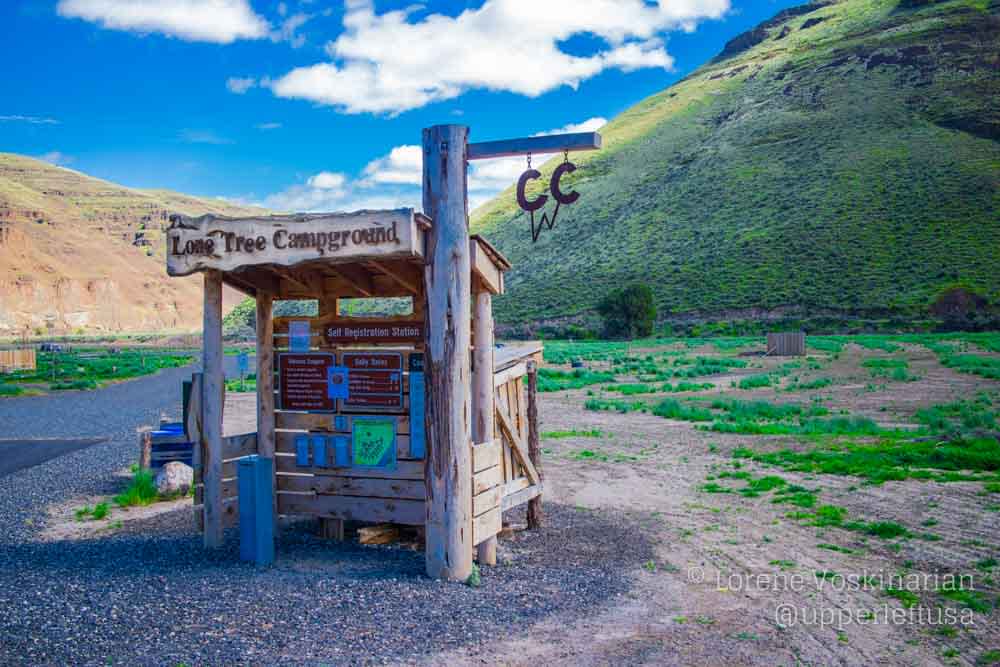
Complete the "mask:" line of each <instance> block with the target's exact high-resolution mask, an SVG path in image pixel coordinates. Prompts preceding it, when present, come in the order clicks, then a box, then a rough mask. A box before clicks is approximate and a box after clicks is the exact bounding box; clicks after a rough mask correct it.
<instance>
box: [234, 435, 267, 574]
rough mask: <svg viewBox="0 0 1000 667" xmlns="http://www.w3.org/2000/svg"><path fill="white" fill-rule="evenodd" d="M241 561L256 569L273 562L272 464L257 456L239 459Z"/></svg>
mask: <svg viewBox="0 0 1000 667" xmlns="http://www.w3.org/2000/svg"><path fill="white" fill-rule="evenodd" d="M238 470H239V494H240V496H239V502H240V560H248V561H253V562H254V563H256V564H257V565H270V564H271V563H273V562H274V500H273V499H272V498H271V476H272V475H274V460H273V459H266V458H261V457H260V456H257V455H256V454H254V455H252V456H244V457H243V458H241V459H239V467H238Z"/></svg>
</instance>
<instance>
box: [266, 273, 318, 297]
mask: <svg viewBox="0 0 1000 667" xmlns="http://www.w3.org/2000/svg"><path fill="white" fill-rule="evenodd" d="M271 270H272V271H274V272H275V273H276V274H277V275H279V276H281V277H282V278H284V279H285V280H287V281H288V282H290V283H292V284H293V285H298V286H299V288H301V289H302V290H303V291H305V293H306V294H312V295H314V296H319V295H320V294H322V293H323V289H322V285H317V284H316V281H314V280H310V279H309V278H306V277H305V276H303V275H301V274H298V273H296V272H294V271H292V270H291V269H287V268H285V267H283V266H275V267H272V269H271Z"/></svg>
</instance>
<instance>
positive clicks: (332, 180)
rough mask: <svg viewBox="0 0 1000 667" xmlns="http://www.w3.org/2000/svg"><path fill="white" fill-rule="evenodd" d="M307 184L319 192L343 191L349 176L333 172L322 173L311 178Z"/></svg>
mask: <svg viewBox="0 0 1000 667" xmlns="http://www.w3.org/2000/svg"><path fill="white" fill-rule="evenodd" d="M307 183H308V184H309V187H311V188H316V189H318V190H341V189H343V187H344V184H345V183H347V176H345V175H344V174H337V173H334V172H331V171H321V172H319V173H318V174H316V175H315V176H313V177H311V178H310V179H309V180H308V181H307Z"/></svg>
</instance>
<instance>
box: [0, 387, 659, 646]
mask: <svg viewBox="0 0 1000 667" xmlns="http://www.w3.org/2000/svg"><path fill="white" fill-rule="evenodd" d="M190 372H191V369H190V368H188V369H174V370H170V371H166V372H164V373H162V374H160V375H158V376H153V377H149V378H144V379H140V380H135V381H132V382H127V383H123V384H120V385H115V386H112V387H109V388H107V389H104V390H101V391H98V392H89V393H87V392H85V393H73V394H62V395H60V396H58V397H57V398H54V397H40V398H23V399H12V400H4V401H0V434H2V437H8V438H13V437H19V438H28V437H68V436H71V437H85V436H94V437H101V436H103V437H109V438H110V439H109V441H108V442H107V443H104V444H100V445H96V446H94V447H90V448H88V449H86V450H82V451H79V452H75V453H72V454H67V455H65V456H62V457H59V458H57V459H53V460H51V461H47V462H45V463H43V464H41V465H38V466H35V467H33V468H29V469H25V470H21V471H18V472H16V473H13V474H11V475H9V476H7V477H5V478H3V479H0V526H2V527H3V530H2V531H0V636H2V637H3V641H2V642H0V664H3V665H7V664H12V665H21V664H24V665H68V664H72V665H91V664H93V665H96V664H102V665H103V664H125V665H147V664H148V665H177V664H179V663H186V664H197V665H216V664H227V665H229V664H382V663H389V662H415V661H421V660H427V659H431V660H433V657H432V656H433V655H434V654H435V653H437V652H439V651H445V650H450V651H455V650H456V649H458V650H460V651H461V650H466V649H467V650H468V651H470V654H471V653H472V652H474V651H475V650H476V649H477V647H479V646H481V645H482V644H484V643H486V642H488V641H492V640H495V639H499V638H502V637H508V636H512V635H516V634H518V633H520V632H523V631H524V629H525V627H526V625H527V624H530V623H533V622H536V621H538V620H541V619H543V618H546V617H550V616H552V615H553V614H556V613H559V614H562V615H565V617H566V618H567V619H571V618H574V617H579V616H581V615H584V614H587V613H591V612H593V611H594V610H596V609H597V608H599V607H601V606H603V605H605V604H607V603H613V602H614V601H615V600H616V599H617V598H619V597H620V596H622V595H624V594H625V593H626V592H627V591H628V589H629V586H630V583H629V579H628V577H627V572H628V571H629V570H632V571H634V570H635V568H636V567H637V565H638V564H639V563H642V562H645V561H646V560H648V559H649V558H650V557H651V555H652V553H653V547H652V545H651V544H650V543H649V542H648V541H647V540H646V538H645V537H644V536H643V531H641V530H639V529H638V528H636V526H635V518H634V517H631V516H629V517H626V516H625V515H617V514H615V513H613V512H602V513H597V512H592V511H585V510H580V509H575V508H572V507H566V506H560V505H557V504H552V503H549V504H547V505H546V519H547V524H546V528H545V529H544V530H542V531H532V532H526V533H519V534H518V535H516V536H515V537H514V538H512V539H510V540H504V541H502V542H501V548H500V558H501V565H499V566H498V567H495V568H486V569H484V571H483V575H482V586H481V587H480V588H475V589H474V588H470V587H467V586H463V585H460V584H444V583H440V582H435V581H431V580H429V579H427V578H426V577H425V576H424V575H423V567H424V565H423V554H422V553H420V552H413V551H410V550H407V549H402V548H398V547H362V546H359V545H357V544H354V543H350V542H347V543H331V542H328V541H324V540H320V539H318V538H316V537H315V536H314V535H313V534H312V525H313V524H311V523H310V522H302V523H300V524H297V525H294V526H291V527H289V528H288V529H286V530H284V531H283V533H282V536H281V538H280V539H279V543H278V553H279V560H278V562H277V564H276V565H275V566H274V567H272V568H269V569H267V570H263V571H258V570H256V569H255V568H253V567H252V566H249V565H246V564H243V563H240V562H239V560H238V558H237V554H238V542H237V540H236V536H235V535H234V534H232V532H231V533H230V534H229V536H228V540H227V543H226V545H225V547H224V548H222V549H219V550H217V551H215V552H212V553H206V552H205V551H204V550H203V549H202V546H201V539H200V536H199V535H197V534H195V533H194V532H193V531H192V527H191V520H190V513H189V511H188V510H187V509H186V508H184V509H181V510H178V511H176V512H171V513H169V514H165V515H161V516H158V517H153V518H150V519H147V520H141V521H136V520H133V521H129V522H127V523H126V524H125V526H124V528H122V529H120V530H117V531H115V532H109V533H108V534H107V535H106V536H103V537H101V538H99V539H96V538H95V539H84V540H76V541H73V540H64V541H42V540H40V539H39V537H38V535H39V529H40V526H41V525H42V522H43V520H44V517H45V508H46V507H47V506H49V505H50V504H53V503H57V502H63V501H65V500H67V499H70V498H73V497H75V496H79V495H88V494H110V493H113V492H115V491H116V488H115V486H116V484H117V483H118V482H116V480H115V478H114V473H115V472H116V471H118V470H120V469H121V468H123V467H124V466H127V465H128V464H130V463H131V462H133V461H134V459H135V453H136V439H135V431H136V428H138V427H139V426H140V425H142V424H148V423H150V422H152V421H154V419H156V418H158V416H159V413H160V411H164V410H165V411H167V412H168V413H172V414H175V415H176V413H177V412H178V411H179V405H178V403H179V393H180V392H179V382H180V379H181V378H182V377H185V376H187V375H188V374H189V373H190ZM510 514H515V515H516V514H517V512H516V511H515V512H512V513H510ZM511 518H513V519H514V520H515V521H517V520H521V521H523V517H517V516H514V517H511Z"/></svg>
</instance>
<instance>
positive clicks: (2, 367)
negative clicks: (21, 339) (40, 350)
mask: <svg viewBox="0 0 1000 667" xmlns="http://www.w3.org/2000/svg"><path fill="white" fill-rule="evenodd" d="M37 363H38V362H37V358H36V355H35V348H33V347H32V348H24V349H20V350H0V373H13V372H14V371H33V370H35V369H36V368H37Z"/></svg>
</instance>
